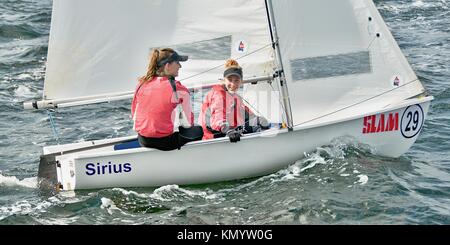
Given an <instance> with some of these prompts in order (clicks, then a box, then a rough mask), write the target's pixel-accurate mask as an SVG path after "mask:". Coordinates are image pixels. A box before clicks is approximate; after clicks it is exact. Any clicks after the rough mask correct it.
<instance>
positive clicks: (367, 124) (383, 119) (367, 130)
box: [362, 113, 399, 134]
mask: <svg viewBox="0 0 450 245" xmlns="http://www.w3.org/2000/svg"><path fill="white" fill-rule="evenodd" d="M398 125H399V124H398V113H389V115H385V114H379V115H372V116H366V117H364V127H363V130H362V133H363V134H372V133H382V132H390V131H398Z"/></svg>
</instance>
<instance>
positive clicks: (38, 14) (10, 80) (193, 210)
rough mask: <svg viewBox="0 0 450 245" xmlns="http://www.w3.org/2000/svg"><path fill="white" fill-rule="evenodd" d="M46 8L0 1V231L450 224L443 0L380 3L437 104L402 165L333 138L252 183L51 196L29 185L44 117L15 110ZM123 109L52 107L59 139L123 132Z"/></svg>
mask: <svg viewBox="0 0 450 245" xmlns="http://www.w3.org/2000/svg"><path fill="white" fill-rule="evenodd" d="M51 4H52V1H51V0H0V47H1V48H0V224H450V153H449V151H450V143H448V141H449V140H450V84H449V78H450V68H449V64H450V14H449V8H450V1H449V0H428V1H427V0H422V1H418V0H386V1H381V0H378V1H375V4H376V6H377V8H378V9H379V11H380V13H381V15H382V16H383V17H384V19H385V21H386V24H387V25H388V26H389V28H390V29H391V31H392V33H393V35H394V37H395V39H396V40H397V42H398V43H399V45H400V48H401V49H402V51H403V53H404V54H405V56H406V58H407V59H408V61H409V62H410V64H411V66H412V67H413V69H414V70H415V72H416V74H417V75H418V77H419V78H420V80H421V81H422V83H423V85H424V86H425V87H426V88H427V89H428V91H429V93H430V94H431V95H433V96H434V97H435V100H434V101H433V102H432V105H431V108H430V111H429V113H428V118H427V121H426V123H425V125H424V128H423V131H422V133H421V134H420V137H419V139H418V140H417V142H416V143H415V144H414V145H413V147H412V148H411V149H410V150H409V151H408V152H407V153H406V154H404V155H403V156H401V157H400V158H385V157H379V156H376V155H373V154H371V150H370V149H368V148H366V147H363V146H359V145H356V144H354V143H352V142H346V141H345V140H342V139H340V140H335V141H333V142H331V143H330V144H328V145H324V146H321V147H318V148H317V149H316V150H315V151H314V152H312V153H310V154H308V155H306V156H305V157H304V158H303V159H300V160H298V161H297V162H295V163H293V164H292V165H291V166H289V167H286V168H285V169H282V170H280V171H278V172H276V173H273V174H271V175H267V176H263V177H259V178H253V179H247V180H239V181H230V182H225V183H216V184H205V185H196V186H187V187H184V186H183V187H180V186H176V185H168V186H162V187H159V188H126V189H124V188H110V189H102V190H86V191H76V192H63V193H59V194H57V195H50V194H49V193H45V192H42V191H41V190H39V189H38V188H36V184H37V178H36V176H37V170H38V163H39V156H40V155H41V153H42V152H41V151H42V147H43V146H46V145H53V144H55V139H54V137H53V134H52V130H51V127H50V122H49V119H48V115H47V112H45V111H44V112H43V111H38V112H34V111H33V112H30V111H24V110H23V109H22V102H23V101H27V100H32V99H39V98H40V97H41V94H42V89H43V79H44V74H45V73H44V72H45V67H44V65H45V60H46V54H47V43H48V34H49V28H50V19H51ZM129 108H130V103H129V102H114V103H110V104H101V105H99V106H85V107H82V108H81V107H80V108H70V109H65V110H59V111H58V113H56V114H55V115H54V116H55V123H56V125H57V129H58V132H57V133H58V135H59V136H60V141H61V143H69V142H74V141H75V142H76V141H82V140H88V139H100V138H105V137H117V136H125V135H129V134H131V133H133V131H132V128H131V127H132V125H131V122H130V119H129ZM104 125H108V127H105V126H104Z"/></svg>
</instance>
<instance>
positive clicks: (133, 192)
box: [112, 188, 148, 198]
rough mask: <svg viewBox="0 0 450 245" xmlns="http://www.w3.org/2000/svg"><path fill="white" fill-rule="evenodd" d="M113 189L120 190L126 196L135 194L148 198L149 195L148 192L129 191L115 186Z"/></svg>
mask: <svg viewBox="0 0 450 245" xmlns="http://www.w3.org/2000/svg"><path fill="white" fill-rule="evenodd" d="M112 190H113V191H118V192H120V193H122V194H123V195H125V196H131V195H134V196H137V197H141V198H148V195H146V194H141V193H137V192H135V191H129V190H125V189H122V188H113V189H112Z"/></svg>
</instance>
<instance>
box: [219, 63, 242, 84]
mask: <svg viewBox="0 0 450 245" xmlns="http://www.w3.org/2000/svg"><path fill="white" fill-rule="evenodd" d="M230 75H238V76H239V77H240V79H241V80H242V75H243V74H242V67H240V66H239V63H238V62H237V61H236V60H233V59H229V60H227V62H225V71H224V72H223V77H228V76H230Z"/></svg>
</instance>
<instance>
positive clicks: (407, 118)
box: [401, 105, 424, 138]
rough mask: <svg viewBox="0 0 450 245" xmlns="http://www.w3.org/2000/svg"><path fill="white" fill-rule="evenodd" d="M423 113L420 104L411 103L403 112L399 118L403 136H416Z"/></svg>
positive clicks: (421, 123)
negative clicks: (400, 118)
mask: <svg viewBox="0 0 450 245" xmlns="http://www.w3.org/2000/svg"><path fill="white" fill-rule="evenodd" d="M423 121H424V114H423V110H422V107H420V105H412V106H408V108H406V110H405V112H403V116H402V120H401V131H402V135H403V136H404V137H405V138H412V137H414V136H416V135H417V134H418V133H419V132H420V130H421V129H422V126H423Z"/></svg>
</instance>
